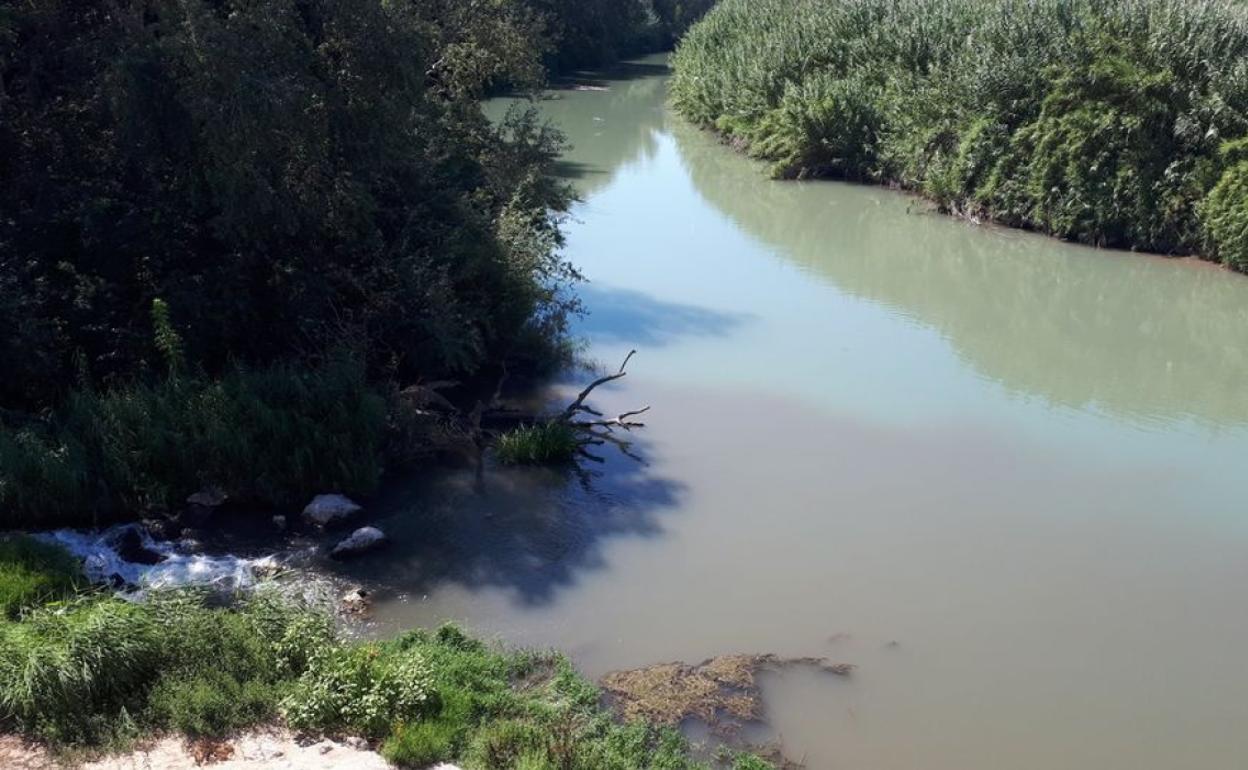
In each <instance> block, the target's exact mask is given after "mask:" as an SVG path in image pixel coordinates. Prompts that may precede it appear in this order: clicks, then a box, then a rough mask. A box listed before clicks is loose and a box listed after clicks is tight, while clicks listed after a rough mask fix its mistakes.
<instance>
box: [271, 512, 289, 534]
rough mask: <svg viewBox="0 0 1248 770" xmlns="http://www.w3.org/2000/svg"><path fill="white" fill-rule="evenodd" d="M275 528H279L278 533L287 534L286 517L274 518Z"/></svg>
mask: <svg viewBox="0 0 1248 770" xmlns="http://www.w3.org/2000/svg"><path fill="white" fill-rule="evenodd" d="M273 526H275V527H277V529H278V531H280V532H285V531H286V517H285V516H280V515H279V516H274V517H273Z"/></svg>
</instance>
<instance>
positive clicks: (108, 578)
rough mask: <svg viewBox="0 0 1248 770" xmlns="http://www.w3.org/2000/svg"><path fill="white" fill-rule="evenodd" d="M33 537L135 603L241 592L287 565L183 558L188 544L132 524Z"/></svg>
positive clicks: (226, 557) (270, 558) (270, 559)
mask: <svg viewBox="0 0 1248 770" xmlns="http://www.w3.org/2000/svg"><path fill="white" fill-rule="evenodd" d="M35 537H37V538H38V539H40V540H43V541H45V542H48V543H54V544H56V545H59V546H61V547H62V548H64V549H65V550H67V551H69V552H70V553H71V554H73V555H74V556H76V557H78V558H79V559H81V560H82V569H83V574H85V575H86V577H87V579H88V580H90V581H91V582H92V583H97V584H100V585H111V586H112V587H113V588H115V589H117V591H118V593H119V594H120V595H123V596H130V597H133V598H136V599H137V598H142V597H143V595H145V594H146V592H148V591H151V590H163V589H173V588H184V587H192V586H194V587H206V588H211V589H214V590H219V591H238V590H245V589H248V588H251V587H252V586H254V585H255V584H256V582H257V581H258V580H260V579H262V578H264V577H265V576H270V575H273V574H275V573H276V572H278V571H280V570H282V569H283V568H284V566H285V564H286V561H287V557H284V556H279V555H278V554H268V555H265V556H260V557H255V558H248V557H243V556H235V555H233V554H221V555H209V554H203V553H193V552H188V549H187V545H189V544H187V543H181V542H174V541H169V540H159V539H157V538H154V537H152V535H151V534H150V533H149V532H147V530H145V529H144V528H143V527H141V526H139V525H137V524H121V525H117V526H113V527H109V528H107V529H103V530H87V531H84V530H73V529H58V530H53V531H51V532H43V533H39V534H37V535H35ZM146 562H150V563H146Z"/></svg>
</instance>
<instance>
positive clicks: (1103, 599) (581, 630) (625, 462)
mask: <svg viewBox="0 0 1248 770" xmlns="http://www.w3.org/2000/svg"><path fill="white" fill-rule="evenodd" d="M666 74H667V73H666V69H665V66H664V60H663V59H662V58H651V59H646V60H643V61H640V62H636V63H633V64H632V65H630V66H627V67H624V68H622V69H621V70H620V71H619V72H617V73H614V74H612V75H604V76H603V78H602V79H601V80H592V79H587V80H584V81H582V82H581V83H580V87H579V88H575V89H573V88H569V89H565V90H558V91H555V92H554V93H552V95H551V96H550V98H549V99H547V100H544V101H542V102H541V103H540V105H539V106H540V107H541V109H542V110H543V111H544V112H545V113H546V115H547V116H549V118H550V119H551V120H553V121H554V122H555V123H556V124H558V125H559V126H560V127H561V128H562V129H563V130H564V131H565V132H566V134H567V136H568V138H569V139H570V141H571V142H572V143H573V145H574V148H573V149H572V150H571V151H570V152H569V153H568V154H567V157H566V159H565V160H564V162H563V164H562V170H563V172H564V173H566V174H567V175H568V177H569V179H570V180H571V181H572V182H573V183H574V184H575V185H576V188H577V189H578V191H579V192H580V195H581V197H582V198H583V202H582V203H581V204H579V205H578V206H577V207H576V209H575V212H574V218H573V221H571V222H570V223H569V226H568V234H569V237H568V244H567V254H568V256H569V258H570V259H571V260H572V261H573V262H574V263H575V264H576V265H577V267H578V268H580V269H581V270H582V271H583V272H584V274H585V276H586V277H587V278H588V283H587V284H585V285H584V286H583V287H581V296H582V297H583V299H584V303H585V306H586V309H587V310H588V311H589V314H588V316H587V317H586V318H585V319H584V320H583V321H582V322H581V324H580V327H579V331H580V333H581V334H583V335H584V337H586V338H587V340H588V341H589V353H590V355H591V356H592V357H594V358H595V359H597V360H600V361H602V362H603V363H604V365H608V366H614V365H618V363H619V361H620V360H621V359H622V358H623V357H624V354H625V353H626V352H627V351H628V350H629V349H632V348H636V349H637V351H638V353H637V356H636V357H635V358H634V359H633V361H632V362H631V364H630V367H629V372H630V373H629V376H628V377H627V378H626V379H624V380H623V381H621V382H620V383H619V384H618V385H615V386H612V387H609V388H603V389H601V390H600V391H599V392H597V393H596V394H595V403H596V404H598V405H599V406H600V407H602V408H604V409H606V410H612V411H622V410H624V409H627V408H631V407H636V406H640V405H644V404H651V405H653V407H654V408H653V410H652V412H651V413H650V414H648V415H646V418H647V422H648V427H647V428H646V429H645V430H644V431H642V432H641V433H640V434H639V435H638V436H637V444H636V449H637V451H638V452H639V453H640V454H642V455H643V456H644V458H645V463H644V464H639V463H635V462H633V461H631V460H629V459H627V458H624V457H622V456H619V455H618V454H614V453H607V454H608V456H607V460H606V462H605V463H604V464H602V465H601V466H597V465H594V464H587V470H588V471H590V472H592V474H593V476H592V477H589V476H585V475H578V474H575V473H570V472H566V471H557V470H549V469H546V470H515V469H501V468H494V469H490V470H489V471H488V472H487V473H485V474H484V476H483V477H481V478H479V479H478V478H476V477H475V476H474V474H472V473H471V472H467V471H465V472H463V473H452V474H449V475H447V474H441V475H438V476H435V477H432V478H428V479H413V480H412V482H411V483H410V484H407V485H400V486H399V487H397V488H394V489H391V490H390V491H389V492H388V493H387V494H386V496H385V497H384V499H383V500H382V501H380V502H379V503H378V504H377V505H375V506H373V512H374V514H376V515H375V516H374V520H375V522H376V523H377V524H378V525H379V526H381V527H382V528H383V529H385V530H386V532H387V533H388V534H389V535H390V537H391V538H392V540H393V541H394V543H393V545H392V547H391V548H390V549H389V550H388V551H387V552H384V553H382V554H379V555H377V556H376V557H372V558H369V559H366V560H363V561H360V562H356V563H353V564H351V565H349V566H345V567H339V568H338V569H340V570H343V571H344V574H345V575H346V576H349V577H352V578H355V579H360V580H364V581H366V582H367V583H368V584H370V585H372V586H375V587H378V588H380V589H381V591H380V594H379V596H380V598H379V601H378V604H377V606H376V612H375V615H376V618H377V623H378V633H383V632H387V631H391V630H394V629H398V628H405V627H411V626H415V625H428V624H434V623H437V622H439V621H441V620H444V619H455V620H458V621H460V622H462V623H465V624H466V625H468V626H469V627H471V628H473V629H475V630H477V631H478V632H482V633H486V634H493V633H497V634H499V635H504V636H506V637H508V638H509V639H511V640H514V641H516V642H518V643H522V644H532V645H556V646H558V647H560V648H562V649H565V650H567V651H569V652H570V653H571V654H572V655H573V656H574V658H575V659H576V661H577V663H578V664H579V665H580V666H581V667H582V669H583V670H584V671H586V673H588V674H590V675H591V676H597V675H601V674H602V673H604V672H606V671H609V670H612V669H617V668H629V667H637V666H641V665H646V664H650V663H655V662H661V661H670V660H684V661H691V662H696V661H700V660H702V659H704V658H707V657H710V656H713V655H717V654H721V653H729V652H770V653H777V654H780V655H794V656H798V655H816V656H830V657H831V658H833V659H835V660H841V661H845V662H849V663H853V664H856V665H857V669H856V670H855V671H854V673H853V675H852V676H850V677H848V678H843V679H839V678H832V677H821V676H814V675H812V674H811V673H810V672H809V671H797V670H794V671H792V672H789V673H786V674H775V675H771V676H769V677H768V678H767V679H766V681H765V687H764V691H765V696H766V702H767V707H768V723H769V726H768V729H769V730H770V731H771V732H772V733H773V734H775V735H778V736H780V737H781V738H782V740H783V744H784V746H785V749H786V753H788V754H789V755H791V756H793V757H798V758H800V757H804V758H805V761H806V763H807V766H808V767H811V768H844V769H846V770H999V769H1000V768H1010V769H1011V770H1055V768H1061V769H1062V770H1115V769H1116V768H1123V769H1124V770H1126V769H1127V768H1130V769H1131V770H1174V769H1175V768H1193V769H1195V768H1207V769H1209V770H1214V769H1221V768H1227V769H1229V768H1243V767H1246V766H1248V765H1246V764H1245V763H1246V762H1248V730H1246V729H1245V726H1248V663H1246V662H1245V651H1248V590H1245V587H1246V586H1248V473H1246V472H1245V461H1246V460H1248V387H1246V386H1248V344H1246V342H1248V341H1246V332H1248V278H1245V277H1243V276H1238V275H1233V274H1230V273H1227V272H1224V271H1222V270H1220V269H1216V268H1213V267H1210V266H1208V265H1204V264H1200V263H1197V262H1193V261H1190V260H1170V259H1164V258H1161V257H1154V256H1147V255H1140V254H1127V253H1118V252H1110V251H1098V250H1093V249H1088V248H1082V247H1078V246H1074V245H1070V244H1063V243H1060V242H1057V241H1055V240H1051V239H1046V238H1044V237H1041V236H1037V235H1033V234H1027V233H1022V232H1016V231H1008V230H1003V229H997V228H993V227H987V226H975V225H973V224H970V223H968V222H965V221H960V220H957V219H953V218H948V217H944V216H940V215H938V214H935V213H932V212H931V211H930V210H929V208H928V207H927V206H925V205H924V204H923V203H921V202H920V201H917V200H915V199H913V198H910V197H907V196H905V195H902V194H898V193H894V192H890V191H886V190H882V189H877V188H873V187H864V186H855V185H849V184H841V183H833V182H775V181H770V180H768V179H767V177H766V175H765V173H764V172H763V169H761V168H760V167H759V166H758V165H757V164H755V163H753V162H750V161H748V160H746V159H744V158H742V157H741V156H739V155H738V154H736V153H734V152H733V151H731V150H730V149H728V148H726V147H723V146H721V145H719V144H718V143H717V142H716V141H715V139H714V138H713V137H711V136H708V135H706V134H704V133H702V132H700V131H698V130H696V129H694V128H691V127H689V126H688V125H686V124H684V123H682V121H681V120H680V119H678V118H677V117H676V116H675V115H674V114H673V113H672V112H671V110H670V109H669V108H668V107H667V106H666V104H665V97H666V94H665V87H666ZM493 107H494V108H497V109H501V106H500V105H493ZM582 382H584V375H583V374H580V375H575V376H572V375H570V376H569V378H568V380H567V383H566V384H564V385H562V386H559V387H556V388H555V389H554V392H552V393H551V394H550V397H551V398H552V400H553V399H563V398H566V397H567V396H568V394H570V393H572V392H574V391H575V389H576V387H575V386H576V385H577V384H578V383H582Z"/></svg>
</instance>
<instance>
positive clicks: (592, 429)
mask: <svg viewBox="0 0 1248 770" xmlns="http://www.w3.org/2000/svg"><path fill="white" fill-rule="evenodd" d="M636 354H637V351H636V350H630V351H628V355H627V356H625V357H624V362H623V363H621V364H620V368H619V369H618V370H617V371H616V372H615V374H608V375H606V376H603V377H599V378H598V379H596V380H594V381H593V382H591V383H589V385H588V386H586V388H585V389H584V390H582V391H581V392H580V393H579V394H577V396H576V400H574V401H573V402H572V403H570V404H568V406H567V408H565V409H564V410H563V412H561V413H560V414H559V415H558V416H557V417H555V418H554V419H558V420H562V421H563V422H566V423H567V424H568V425H570V426H571V427H572V428H574V429H575V430H576V431H577V432H579V433H581V434H582V437H581V440H580V442H579V447H578V449H577V452H578V454H580V456H581V457H584V458H585V459H587V460H592V461H593V462H596V463H601V462H605V460H604V458H602V457H600V456H599V455H596V454H594V453H593V452H590V451H589V450H588V449H587V448H586V447H591V446H603V445H604V444H612V445H614V446H615V447H616V448H617V449H619V450H620V452H622V453H623V454H624V455H626V456H628V457H631V458H632V459H634V460H637V461H638V462H640V461H641V458H640V457H638V456H637V455H636V454H634V453H633V451H632V442H631V441H628V440H627V439H626V438H624V437H623V436H621V435H620V434H618V433H616V430H617V429H618V430H621V431H623V432H624V433H629V432H631V431H632V430H633V428H644V427H646V424H645V423H644V422H639V421H637V420H635V419H633V418H635V417H637V416H639V415H643V414H645V413H646V412H648V411H650V407H649V406H643V407H642V408H640V409H633V410H631V411H628V412H621V413H620V414H617V415H616V416H615V417H607V416H606V415H604V414H603V413H602V412H600V411H598V410H597V409H594V408H593V407H591V406H589V405H587V404H586V403H585V399H587V398H589V394H590V393H593V392H594V389H595V388H597V387H599V386H601V385H606V384H607V383H608V382H614V381H616V380H618V379H620V378H622V377H625V376H626V375H627V374H628V372H627V371H626V369H627V368H628V362H629V361H631V360H632V358H633V356H634V355H636ZM581 415H590V416H591V417H595V418H597V419H591V420H584V419H578V417H580V416H581Z"/></svg>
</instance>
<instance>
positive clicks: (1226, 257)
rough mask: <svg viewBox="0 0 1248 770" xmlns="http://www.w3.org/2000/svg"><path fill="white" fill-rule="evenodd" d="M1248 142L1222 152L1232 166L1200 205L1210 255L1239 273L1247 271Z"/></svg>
mask: <svg viewBox="0 0 1248 770" xmlns="http://www.w3.org/2000/svg"><path fill="white" fill-rule="evenodd" d="M1246 151H1248V139H1241V140H1239V141H1237V142H1229V143H1227V145H1226V146H1224V147H1223V149H1222V158H1223V160H1224V162H1226V163H1229V164H1230V165H1229V167H1228V168H1227V169H1226V171H1224V172H1223V173H1222V176H1221V178H1220V179H1219V180H1218V183H1217V184H1216V185H1215V186H1214V188H1213V189H1212V190H1211V191H1210V192H1209V195H1208V196H1207V197H1206V198H1205V200H1204V202H1203V204H1202V206H1201V212H1200V213H1201V219H1202V221H1203V223H1204V228H1205V236H1206V247H1207V249H1208V251H1209V254H1210V255H1211V256H1213V257H1215V258H1217V259H1219V260H1221V261H1222V262H1223V263H1224V264H1227V265H1230V266H1231V267H1233V268H1235V269H1236V270H1240V271H1244V272H1248V160H1245V159H1244V158H1243V156H1244V154H1245V152H1246Z"/></svg>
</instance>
